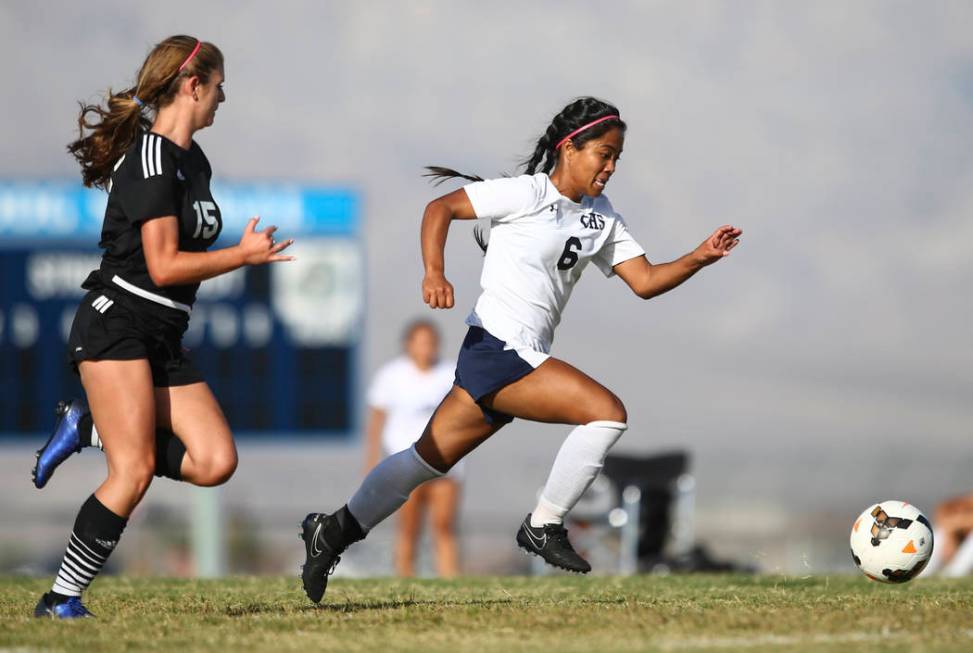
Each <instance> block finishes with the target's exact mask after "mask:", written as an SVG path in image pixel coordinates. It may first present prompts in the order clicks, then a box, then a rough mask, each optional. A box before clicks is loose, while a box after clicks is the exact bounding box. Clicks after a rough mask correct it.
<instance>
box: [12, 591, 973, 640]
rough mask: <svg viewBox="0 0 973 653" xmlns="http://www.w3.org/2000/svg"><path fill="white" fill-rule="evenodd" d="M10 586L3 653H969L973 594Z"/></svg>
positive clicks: (914, 592)
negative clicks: (66, 590) (76, 611)
mask: <svg viewBox="0 0 973 653" xmlns="http://www.w3.org/2000/svg"><path fill="white" fill-rule="evenodd" d="M48 586H49V581H47V580H36V579H17V578H5V579H0V611H2V617H0V619H2V620H0V650H17V651H26V650H64V651H77V650H84V651H112V652H116V651H119V650H174V649H180V650H183V651H234V652H236V651H244V650H248V651H249V650H267V651H270V650H275V651H276V650H302V651H314V652H318V651H378V650H381V651H383V652H391V651H451V652H454V653H455V652H456V651H503V652H504V653H514V652H515V651H552V652H565V651H585V652H596V651H737V650H746V651H843V652H844V651H882V652H883V653H887V652H889V651H971V650H973V580H961V581H943V580H933V581H925V580H920V581H916V582H913V583H911V584H908V585H905V586H884V585H879V584H877V583H872V582H869V581H867V580H865V579H864V578H860V577H831V578H825V577H812V578H801V579H796V578H783V577H768V576H756V577H746V576H669V577H657V576H642V577H632V578H606V577H593V578H584V577H565V576H557V577H545V578H464V579H460V580H456V581H436V580H414V581H404V580H390V579H377V580H344V579H337V580H334V581H332V584H331V587H329V589H328V594H327V596H326V604H325V605H323V606H321V607H314V606H312V605H311V604H309V603H308V602H307V601H306V599H305V598H304V596H303V594H302V592H301V591H300V583H299V581H298V580H297V579H295V578H234V579H229V580H218V581H184V580H159V579H148V578H146V579H142V578H138V579H129V578H103V579H99V580H98V581H97V582H96V583H95V585H94V588H93V590H92V592H91V593H90V596H89V597H88V600H87V603H88V606H89V607H90V608H91V610H92V611H93V612H94V613H95V614H96V615H98V619H94V620H84V621H82V622H72V623H64V622H54V621H51V620H38V619H33V618H31V617H29V616H28V615H29V613H30V611H31V610H32V609H33V606H34V603H35V601H36V600H37V597H38V596H39V595H40V593H41V592H43V591H44V590H46V589H47V588H48Z"/></svg>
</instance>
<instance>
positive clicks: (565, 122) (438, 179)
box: [423, 97, 626, 252]
mask: <svg viewBox="0 0 973 653" xmlns="http://www.w3.org/2000/svg"><path fill="white" fill-rule="evenodd" d="M618 115H620V114H619V111H618V109H617V108H616V107H614V106H613V105H611V104H609V103H607V102H604V101H603V100H599V99H598V98H594V97H580V98H578V99H576V100H574V101H573V102H571V103H570V104H568V105H567V106H566V107H564V108H563V109H561V111H560V113H558V114H557V115H556V116H554V119H553V120H551V124H549V125H548V126H547V130H546V131H545V132H544V135H543V136H541V137H540V138H539V139H538V140H537V145H535V146H534V151H533V152H532V153H531V155H530V156H528V157H527V158H525V159H524V160H523V161H521V166H522V167H523V169H524V173H525V174H528V175H533V174H536V173H537V172H543V173H550V172H551V170H553V169H554V166H555V165H556V164H557V161H558V149H557V145H558V143H560V142H561V140H563V139H564V137H566V136H567V135H568V134H570V133H571V132H573V131H575V130H576V129H578V128H579V127H583V126H584V125H587V124H588V123H590V122H593V121H595V120H598V119H599V118H604V117H605V116H618ZM616 128H620V129H621V130H622V131H625V128H626V125H625V121H624V120H622V119H621V118H616V119H614V120H606V121H604V122H601V123H598V124H597V125H594V126H592V127H591V128H590V129H586V130H584V131H582V132H580V133H578V134H575V135H574V136H572V137H571V143H572V144H573V145H574V147H576V148H579V149H580V148H582V147H584V144H585V143H587V142H588V141H590V140H593V139H596V138H599V137H600V136H603V135H605V133H607V132H608V130H610V129H616ZM426 171H427V172H426V173H425V174H424V175H423V177H428V178H430V179H432V180H433V183H434V184H435V185H436V186H438V185H439V184H441V183H443V182H444V181H447V180H449V179H457V178H458V179H469V180H470V181H483V178H482V177H480V176H478V175H467V174H464V173H462V172H457V171H456V170H453V169H452V168H443V167H441V166H427V167H426ZM473 237H474V238H475V239H476V242H477V244H478V245H479V246H480V248H481V249H482V250H483V251H484V252H485V251H486V239H485V237H484V235H483V231H482V230H481V229H480V228H479V227H476V228H474V230H473Z"/></svg>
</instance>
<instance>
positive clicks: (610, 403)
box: [584, 392, 628, 424]
mask: <svg viewBox="0 0 973 653" xmlns="http://www.w3.org/2000/svg"><path fill="white" fill-rule="evenodd" d="M590 422H621V423H622V424H627V423H628V411H627V410H625V404H623V403H622V400H621V399H619V398H618V397H616V396H615V395H614V394H612V393H611V392H608V393H605V395H604V396H603V397H601V398H600V399H598V400H597V401H595V402H592V404H591V406H590V408H589V410H588V411H587V415H586V419H585V422H584V423H585V424H588V423H590Z"/></svg>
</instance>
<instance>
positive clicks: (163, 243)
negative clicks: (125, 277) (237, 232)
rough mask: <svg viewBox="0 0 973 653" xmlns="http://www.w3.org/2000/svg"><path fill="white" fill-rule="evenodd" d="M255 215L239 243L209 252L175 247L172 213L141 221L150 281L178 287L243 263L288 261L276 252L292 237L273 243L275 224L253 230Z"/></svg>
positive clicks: (175, 227)
mask: <svg viewBox="0 0 973 653" xmlns="http://www.w3.org/2000/svg"><path fill="white" fill-rule="evenodd" d="M259 220H260V218H258V217H253V218H250V221H249V222H248V223H247V226H246V228H244V230H243V237H241V238H240V242H239V244H237V245H234V246H232V247H226V248H224V249H217V250H213V251H211V252H186V251H182V250H180V249H179V223H178V219H177V218H176V216H174V215H170V216H165V217H161V218H154V219H152V220H146V221H145V222H143V223H142V226H141V230H142V250H143V252H144V253H145V264H146V266H147V267H148V270H149V276H150V277H151V278H152V282H153V283H154V284H155V285H157V286H159V287H163V286H179V285H183V284H190V283H198V282H200V281H205V280H206V279H212V278H213V277H217V276H219V275H221V274H225V273H227V272H232V271H233V270H236V269H237V268H241V267H243V266H244V265H260V264H262V263H272V262H275V261H292V260H294V257H293V256H283V255H281V254H280V252H282V251H283V250H285V249H287V248H288V247H289V246H290V245H291V244H292V243H293V242H294V241H293V239H290V240H285V241H282V242H279V243H274V239H273V234H274V232H275V231H276V230H277V227H274V226H270V227H267V228H266V229H262V230H261V231H257V230H256V227H257V222H258V221H259Z"/></svg>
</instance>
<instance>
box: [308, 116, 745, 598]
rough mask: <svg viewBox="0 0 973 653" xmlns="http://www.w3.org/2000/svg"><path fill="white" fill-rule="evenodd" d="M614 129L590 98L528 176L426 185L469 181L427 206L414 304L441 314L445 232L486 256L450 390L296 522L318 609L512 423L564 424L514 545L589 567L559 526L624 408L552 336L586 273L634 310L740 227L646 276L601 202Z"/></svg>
mask: <svg viewBox="0 0 973 653" xmlns="http://www.w3.org/2000/svg"><path fill="white" fill-rule="evenodd" d="M624 138H625V123H624V122H623V121H622V119H621V118H620V116H619V111H618V109H616V108H615V107H613V106H611V105H610V104H607V103H605V102H602V101H600V100H597V99H595V98H590V97H589V98H581V99H578V100H576V101H574V102H572V103H571V104H569V105H568V106H566V107H565V108H564V109H563V110H562V111H561V112H560V113H559V114H558V115H557V116H555V117H554V120H553V121H552V122H551V124H550V126H549V127H548V128H547V131H546V133H545V134H544V136H542V137H541V138H540V140H539V141H538V143H537V147H536V148H535V150H534V153H533V154H532V155H531V157H530V158H529V159H528V160H527V161H526V164H525V169H526V170H525V171H526V173H527V174H525V175H522V176H520V177H513V178H503V179H494V180H489V181H483V180H480V179H479V178H476V177H466V176H465V175H460V174H459V173H456V172H454V171H452V170H449V169H445V168H432V169H431V170H432V176H434V177H441V178H448V177H456V176H460V177H466V178H467V179H473V180H476V181H475V183H472V184H469V185H467V186H466V187H464V188H462V189H460V190H457V191H454V192H452V193H448V194H446V195H443V196H442V197H439V198H437V199H435V200H433V201H432V202H430V203H429V205H428V206H427V207H426V211H425V215H424V216H423V221H422V235H421V239H422V255H423V261H424V264H425V269H426V275H425V278H424V279H423V281H422V294H423V299H424V300H425V302H426V303H427V304H429V306H430V307H431V308H452V307H453V287H452V285H451V284H450V283H449V281H447V280H446V277H445V274H444V263H443V249H444V246H445V243H446V234H447V230H448V228H449V224H450V222H451V221H452V220H457V219H459V220H471V219H475V218H489V219H490V220H491V233H490V245H489V248H488V249H487V252H486V259H485V261H484V265H483V276H482V279H481V284H482V286H483V293H482V294H481V295H480V297H479V299H478V300H477V302H476V305H475V307H474V309H473V312H472V313H471V314H470V316H469V317H468V318H467V320H466V321H467V324H469V325H470V330H469V333H468V335H467V337H466V340H465V341H464V342H463V346H462V348H461V350H460V354H459V358H458V361H457V366H456V379H455V383H454V386H453V388H452V390H450V392H449V394H448V395H447V396H446V397H445V399H443V401H442V403H441V404H440V405H439V408H437V409H436V412H435V414H434V415H433V417H432V419H431V420H430V421H429V424H428V425H427V426H426V428H425V430H424V432H423V433H422V436H421V437H420V438H419V440H418V441H417V442H416V443H415V445H414V446H413V447H411V448H409V449H406V450H404V451H401V452H399V453H397V454H395V455H393V456H390V457H389V458H387V459H386V460H385V461H383V462H382V464H380V465H379V466H378V467H376V468H375V469H374V470H373V471H372V472H371V474H369V475H368V477H367V478H366V479H365V480H364V482H363V483H362V485H361V487H360V488H359V489H358V491H357V492H356V493H355V494H354V495H353V496H352V497H351V499H350V500H349V501H348V503H347V505H345V506H344V507H342V508H341V509H340V510H338V511H337V512H336V513H334V514H332V515H325V514H321V513H311V514H310V515H308V516H307V517H306V518H305V520H304V522H303V524H302V527H303V531H302V537H303V539H304V541H305V547H306V550H307V551H306V552H307V559H306V562H305V566H304V569H303V574H302V578H303V582H304V589H305V592H307V594H308V596H309V597H310V598H311V600H313V601H315V602H317V601H320V600H321V598H322V596H323V595H324V591H325V589H326V587H327V579H328V574H329V573H330V572H331V571H332V570H333V568H334V565H336V564H337V562H338V560H339V556H340V554H341V552H342V551H343V550H344V549H345V548H346V547H347V546H348V545H349V544H351V543H352V542H354V541H356V540H358V539H361V538H363V537H364V536H365V534H366V533H367V532H368V531H369V530H370V529H371V528H373V527H374V526H375V525H376V524H378V523H379V522H381V521H382V520H383V519H385V518H386V517H388V516H389V515H390V514H392V513H393V512H394V511H395V510H396V509H397V508H398V507H399V506H400V505H402V503H403V502H404V501H405V499H406V498H407V497H408V496H409V493H410V492H411V491H412V490H413V489H414V488H416V487H418V486H419V485H420V484H422V483H424V482H425V481H428V480H430V479H433V478H438V477H441V476H442V475H443V474H445V473H446V472H447V471H448V470H449V469H450V468H451V467H452V466H453V465H455V464H456V463H457V462H458V461H459V460H461V459H462V458H463V457H464V456H465V455H466V454H468V453H469V452H471V451H472V450H473V449H475V448H476V447H477V446H478V445H479V444H480V443H482V442H484V441H485V440H486V439H487V438H489V437H490V436H491V435H493V434H494V433H496V432H497V431H498V430H499V429H500V428H502V427H503V425H504V424H506V423H509V422H510V421H511V420H512V419H513V418H514V417H520V418H523V419H529V420H534V421H539V422H552V423H559V424H570V425H574V426H575V428H574V430H572V431H571V433H570V434H569V435H568V437H567V439H566V440H565V441H564V444H563V445H562V446H561V449H560V450H559V451H558V454H557V456H556V458H555V460H554V465H553V468H552V469H551V471H550V474H549V476H548V479H547V482H546V484H545V485H544V489H543V491H542V493H541V496H540V499H539V500H538V502H537V505H536V507H535V508H534V510H533V511H532V512H531V513H529V514H528V515H527V517H526V518H525V519H524V521H523V523H522V524H521V525H520V529H519V530H518V532H517V538H516V539H517V543H518V544H519V545H520V546H521V547H522V548H524V549H526V550H527V551H529V552H531V553H535V554H537V555H540V556H541V557H542V558H544V560H545V561H547V562H548V563H550V564H552V565H555V566H557V567H561V568H563V569H568V570H571V571H577V572H582V573H585V572H588V571H590V569H591V566H590V565H589V564H588V563H587V561H585V560H584V559H583V558H581V556H579V555H578V554H577V552H575V551H574V549H573V548H572V546H571V544H570V542H569V541H568V539H567V531H566V530H565V529H564V526H563V525H562V524H563V519H564V516H565V515H566V514H567V512H568V511H569V510H570V509H571V508H572V507H573V506H574V504H575V503H576V502H577V500H578V499H579V498H580V496H581V495H582V493H584V491H585V490H586V489H587V487H588V486H589V485H590V484H591V482H592V481H593V480H594V478H595V476H596V475H597V474H598V472H599V470H600V469H601V467H602V464H603V462H604V459H605V456H606V455H607V453H608V450H609V449H610V448H611V446H612V445H613V444H614V443H615V442H616V441H617V440H618V438H619V437H620V436H621V434H622V433H623V432H624V431H625V429H626V428H627V426H626V420H627V414H626V411H625V406H624V405H623V404H622V402H621V401H620V400H619V399H618V397H616V396H615V395H614V394H613V393H612V392H611V391H610V390H608V389H607V388H605V387H604V386H602V385H601V384H600V383H598V382H597V381H595V380H594V379H592V378H590V377H589V376H587V375H586V374H584V373H583V372H581V371H580V370H578V369H576V368H575V367H572V366H571V365H569V364H568V363H566V362H564V361H561V360H559V359H556V358H553V357H552V356H551V355H550V347H551V343H552V341H553V338H554V329H555V328H556V327H557V324H558V322H559V321H560V317H561V313H562V311H563V309H564V306H565V304H566V303H567V300H568V298H569V297H570V295H571V290H572V289H573V288H574V284H575V283H576V282H577V281H578V279H579V278H580V276H581V273H582V272H583V271H584V269H585V267H587V264H588V263H589V262H593V263H594V264H595V266H596V267H598V268H599V269H600V270H601V271H602V272H603V273H604V274H605V275H606V276H609V277H610V276H614V275H618V276H619V277H620V278H621V279H622V280H623V281H624V282H625V283H626V284H627V285H628V286H629V287H630V288H631V289H632V290H633V291H634V292H635V294H636V295H638V296H639V297H641V298H643V299H649V298H650V297H655V296H656V295H659V294H661V293H664V292H666V291H668V290H671V289H673V288H675V287H676V286H678V285H679V284H681V283H683V282H684V281H686V280H687V279H688V278H689V277H691V276H693V275H694V274H695V273H696V272H698V271H699V270H701V269H702V268H703V267H705V266H707V265H710V264H712V263H715V262H716V261H719V260H720V259H722V258H723V257H725V256H727V255H728V254H729V253H730V251H731V250H732V249H733V248H734V247H735V246H736V245H737V243H738V242H739V237H740V235H741V234H742V231H741V230H740V229H737V228H735V227H732V226H729V225H726V226H723V227H720V228H719V229H717V230H716V231H714V232H713V234H712V235H710V236H709V237H708V238H707V239H706V240H705V241H703V243H702V244H701V245H699V247H697V248H696V249H694V250H693V251H692V252H690V253H689V254H686V255H685V256H682V257H681V258H679V259H677V260H675V261H672V262H670V263H662V264H651V263H649V261H648V260H647V259H646V258H645V252H644V250H643V249H642V248H641V247H640V246H639V245H638V244H637V243H636V242H635V240H634V239H633V238H632V236H631V235H630V234H629V232H628V229H627V228H626V226H625V223H624V221H623V220H622V218H621V216H620V215H619V214H618V213H616V212H615V210H614V208H613V207H612V205H611V202H609V201H608V198H606V197H604V196H603V195H602V192H603V191H604V189H605V186H606V185H607V183H608V181H609V179H610V178H611V176H612V175H613V174H614V173H615V168H616V164H617V162H618V158H619V156H620V155H621V153H622V146H623V144H624Z"/></svg>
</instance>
